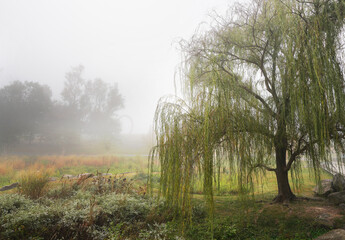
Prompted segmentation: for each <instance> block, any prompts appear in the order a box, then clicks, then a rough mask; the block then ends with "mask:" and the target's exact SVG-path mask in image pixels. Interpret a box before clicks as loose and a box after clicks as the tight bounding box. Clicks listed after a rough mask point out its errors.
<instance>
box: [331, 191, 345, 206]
mask: <svg viewBox="0 0 345 240" xmlns="http://www.w3.org/2000/svg"><path fill="white" fill-rule="evenodd" d="M328 200H329V201H330V202H332V203H334V204H336V205H339V204H341V203H345V191H341V192H335V193H331V194H329V195H328Z"/></svg>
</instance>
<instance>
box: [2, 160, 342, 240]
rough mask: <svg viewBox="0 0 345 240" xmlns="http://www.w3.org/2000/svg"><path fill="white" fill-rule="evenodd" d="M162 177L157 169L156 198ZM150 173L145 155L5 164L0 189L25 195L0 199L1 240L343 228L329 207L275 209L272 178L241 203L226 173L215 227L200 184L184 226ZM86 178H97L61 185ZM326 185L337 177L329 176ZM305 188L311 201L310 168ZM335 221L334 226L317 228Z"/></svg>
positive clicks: (275, 233)
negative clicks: (151, 191)
mask: <svg viewBox="0 0 345 240" xmlns="http://www.w3.org/2000/svg"><path fill="white" fill-rule="evenodd" d="M158 171H159V166H158V164H157V165H156V167H155V168H154V172H157V173H154V183H155V185H154V193H155V192H157V191H156V190H157V189H158V187H159V173H158ZM147 172H148V160H147V156H140V155H138V156H135V155H133V156H128V155H127V156H126V155H119V156H77V155H75V156H35V157H28V156H2V157H1V158H0V173H1V175H0V187H1V186H4V185H7V184H10V183H14V182H19V183H20V187H18V188H16V189H13V190H10V191H7V192H0V210H1V211H0V222H1V224H0V239H198V240H200V239H313V238H314V237H316V236H319V235H321V234H323V233H325V232H327V231H328V230H330V229H332V228H333V227H334V226H340V225H342V224H345V218H344V211H343V210H341V209H338V208H337V207H335V206H332V205H330V204H329V203H327V202H325V201H308V200H306V199H304V200H298V201H296V202H292V203H290V204H289V205H288V206H284V205H281V204H273V205H272V204H270V203H271V200H272V199H273V197H274V196H275V194H276V191H277V185H276V181H275V176H274V175H273V174H271V173H267V174H266V175H265V177H258V178H257V179H254V183H255V186H256V187H255V188H254V193H255V197H254V198H253V197H252V195H251V194H249V195H248V196H247V197H245V198H243V196H242V195H239V191H238V190H237V189H238V188H237V185H236V176H233V175H229V173H228V171H225V170H224V171H223V172H222V173H221V175H220V177H219V178H216V179H217V181H219V182H217V181H215V184H214V186H215V187H214V193H215V197H214V199H215V213H216V214H215V218H214V220H213V221H211V222H210V221H209V220H210V219H209V218H208V210H207V207H206V206H205V201H204V198H203V192H202V184H201V180H200V179H198V178H197V179H195V181H194V186H193V192H192V194H193V202H194V204H193V206H194V207H193V210H192V222H181V220H180V219H178V218H176V217H174V214H173V212H174V210H172V209H168V208H167V207H166V206H165V204H164V201H163V199H160V200H158V199H157V197H156V196H148V194H147V191H146V190H147V189H146V183H147V177H148V175H147ZM81 173H93V174H94V175H95V176H94V177H93V178H89V179H86V178H85V179H84V178H79V179H66V178H63V175H65V174H70V175H74V176H75V175H78V174H81ZM97 173H111V174H112V175H111V176H110V175H109V176H102V175H101V174H98V175H97ZM52 177H55V178H56V179H57V180H56V181H50V179H51V178H52ZM321 178H322V179H327V178H331V176H330V175H329V174H327V173H326V172H323V173H322V174H321ZM299 184H300V186H299V188H298V189H297V188H296V189H294V192H295V193H296V194H297V195H298V196H306V197H312V196H313V192H312V190H313V188H314V187H315V182H314V177H313V175H312V174H310V173H309V171H308V169H307V168H304V169H303V171H302V179H301V180H300V182H299ZM154 195H155V194H154ZM330 213H331V216H330V218H329V219H328V220H327V221H328V222H326V223H325V222H322V221H319V220H320V219H319V217H320V216H322V215H323V214H330ZM33 222H35V224H34V225H33V224H32V223H33ZM330 223H331V224H330Z"/></svg>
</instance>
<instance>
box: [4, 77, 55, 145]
mask: <svg viewBox="0 0 345 240" xmlns="http://www.w3.org/2000/svg"><path fill="white" fill-rule="evenodd" d="M51 96H52V93H51V90H50V88H49V87H48V86H45V85H40V84H39V83H34V82H19V81H15V82H13V83H12V84H10V85H7V86H5V87H3V88H2V89H0V145H2V146H3V147H4V146H9V145H11V144H13V143H15V142H17V141H18V140H19V139H21V138H26V139H28V140H30V139H32V138H33V136H34V135H35V134H39V133H40V130H41V125H42V124H44V122H45V121H46V117H47V114H48V112H49V111H50V110H51V108H52V100H51Z"/></svg>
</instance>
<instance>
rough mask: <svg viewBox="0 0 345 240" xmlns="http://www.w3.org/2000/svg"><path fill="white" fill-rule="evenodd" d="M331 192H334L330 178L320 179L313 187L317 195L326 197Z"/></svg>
mask: <svg viewBox="0 0 345 240" xmlns="http://www.w3.org/2000/svg"><path fill="white" fill-rule="evenodd" d="M332 192H334V190H333V188H332V179H325V180H322V181H321V182H320V185H317V186H316V187H315V188H314V193H315V194H316V195H318V196H323V197H327V196H328V195H329V194H330V193H332Z"/></svg>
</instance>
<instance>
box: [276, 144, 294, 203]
mask: <svg viewBox="0 0 345 240" xmlns="http://www.w3.org/2000/svg"><path fill="white" fill-rule="evenodd" d="M282 140H283V139H282ZM275 148H276V166H277V167H276V171H275V173H276V178H277V183H278V195H277V196H276V197H275V199H274V202H279V203H281V202H285V201H290V200H293V199H294V198H295V197H296V196H295V195H294V194H293V193H292V191H291V188H290V184H289V175H288V170H287V169H286V144H284V142H280V143H278V144H276V146H275Z"/></svg>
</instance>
